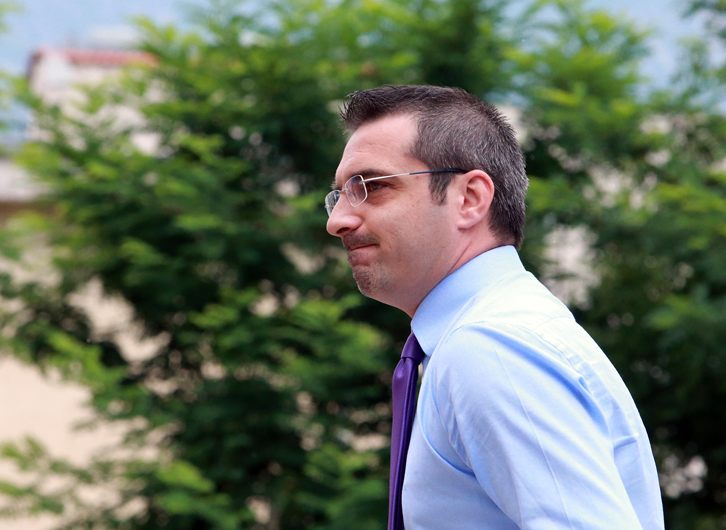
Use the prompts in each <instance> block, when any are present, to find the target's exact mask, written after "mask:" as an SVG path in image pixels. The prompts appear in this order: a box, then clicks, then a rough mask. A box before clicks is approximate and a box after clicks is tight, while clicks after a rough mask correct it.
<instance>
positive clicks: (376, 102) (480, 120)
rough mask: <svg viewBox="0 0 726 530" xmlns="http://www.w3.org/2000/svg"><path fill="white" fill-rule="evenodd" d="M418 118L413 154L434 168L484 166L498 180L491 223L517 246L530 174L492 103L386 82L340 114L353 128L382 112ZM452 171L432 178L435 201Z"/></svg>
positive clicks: (505, 240) (355, 96)
mask: <svg viewBox="0 0 726 530" xmlns="http://www.w3.org/2000/svg"><path fill="white" fill-rule="evenodd" d="M394 114H408V115H411V116H413V117H414V119H415V121H416V129H417V135H416V138H415V139H414V141H413V144H412V145H411V155H412V156H413V157H414V158H416V159H417V160H420V161H421V162H423V163H424V164H426V165H427V166H428V167H429V168H430V169H435V168H462V169H466V170H469V169H481V170H483V171H485V172H486V173H487V174H488V175H489V176H490V177H491V179H492V181H493V182H494V187H495V190H496V191H495V194H494V200H493V202H492V206H491V210H490V215H489V227H490V228H491V230H492V232H493V233H494V234H495V235H496V236H498V237H499V238H500V240H501V242H502V243H506V244H513V245H514V246H516V247H517V248H519V247H520V246H521V244H522V239H523V238H524V234H523V230H524V222H525V213H524V211H525V206H524V197H525V194H526V192H527V185H528V180H527V175H526V173H525V170H524V157H523V156H522V151H521V150H520V148H519V145H518V144H517V140H516V139H515V136H514V131H513V130H512V128H511V127H510V126H509V124H508V123H507V122H506V121H505V119H504V118H503V116H502V115H501V114H500V113H499V112H498V111H497V109H496V108H494V107H493V106H492V105H489V104H488V103H485V102H483V101H482V100H480V99H479V98H477V97H475V96H472V95H471V94H469V93H468V92H466V91H464V90H461V89H459V88H448V87H436V86H421V85H408V86H383V87H379V88H374V89H371V90H361V91H357V92H354V93H353V94H351V96H350V101H349V102H348V104H347V105H346V106H345V107H344V109H343V111H342V112H341V116H342V118H343V122H344V123H345V126H346V129H347V130H348V131H349V132H355V131H356V130H357V129H358V128H359V127H360V126H361V125H363V124H364V123H370V122H373V121H376V120H377V119H380V118H382V117H384V116H391V115H394ZM453 177H454V175H453V174H451V173H444V174H434V175H431V176H430V179H429V186H430V189H431V195H432V197H433V198H434V200H437V201H440V202H443V201H445V200H446V189H447V187H448V186H449V184H450V182H451V180H452V179H453Z"/></svg>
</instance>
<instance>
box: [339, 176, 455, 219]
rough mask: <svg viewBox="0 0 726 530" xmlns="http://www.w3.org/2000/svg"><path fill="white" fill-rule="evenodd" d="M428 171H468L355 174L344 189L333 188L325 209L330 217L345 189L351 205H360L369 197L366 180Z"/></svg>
mask: <svg viewBox="0 0 726 530" xmlns="http://www.w3.org/2000/svg"><path fill="white" fill-rule="evenodd" d="M427 173H466V171H464V170H463V169H455V168H454V169H451V168H450V169H432V170H430V171H415V172H413V173H399V174H398V175H386V176H384V177H372V178H369V179H364V178H363V176H361V175H353V176H352V177H350V178H349V179H348V182H346V183H345V186H343V190H342V191H341V190H333V191H331V192H330V193H328V194H327V195H326V196H325V209H326V210H327V212H328V217H330V215H331V214H332V213H333V208H335V205H336V204H338V201H339V200H340V196H341V194H342V192H343V191H344V192H345V194H346V195H347V196H348V202H350V205H351V206H360V205H361V204H363V202H364V201H365V200H366V199H367V198H368V187H367V186H366V182H371V181H373V180H381V179H389V178H391V177H407V176H409V175H424V174H427Z"/></svg>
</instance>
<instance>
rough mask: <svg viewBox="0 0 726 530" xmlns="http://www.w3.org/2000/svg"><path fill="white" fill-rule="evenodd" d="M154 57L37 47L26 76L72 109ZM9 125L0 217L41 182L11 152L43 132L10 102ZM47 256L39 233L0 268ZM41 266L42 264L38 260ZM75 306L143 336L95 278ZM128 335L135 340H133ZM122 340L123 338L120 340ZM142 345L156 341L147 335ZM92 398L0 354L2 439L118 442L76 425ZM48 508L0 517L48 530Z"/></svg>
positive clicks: (77, 456) (73, 448) (72, 452)
mask: <svg viewBox="0 0 726 530" xmlns="http://www.w3.org/2000/svg"><path fill="white" fill-rule="evenodd" d="M154 63H155V60H154V58H153V57H152V56H151V55H149V54H146V53H143V52H139V51H131V50H100V49H53V48H44V49H40V50H38V51H36V52H35V53H33V55H32V56H31V58H30V61H29V64H28V69H27V79H28V83H29V85H30V88H31V90H32V91H33V92H34V93H35V94H36V95H38V96H40V98H41V99H42V100H43V101H44V102H46V103H48V104H53V105H58V106H59V107H60V108H61V109H62V110H63V111H64V112H67V113H69V114H71V115H74V112H77V110H75V109H76V107H77V104H78V103H79V102H82V101H83V97H84V96H83V89H82V88H83V87H84V86H94V85H98V84H100V83H104V82H109V81H111V82H112V81H113V79H114V78H115V77H118V76H119V75H120V74H121V73H122V71H123V70H124V69H125V68H126V67H129V66H134V65H139V64H140V65H153V64H154ZM112 112H114V113H115V116H117V117H118V119H119V120H120V121H122V122H124V123H128V122H129V120H131V121H132V122H133V121H138V120H139V119H140V118H139V116H138V114H137V113H135V112H134V111H133V109H128V108H115V109H112ZM11 114H12V119H11V122H12V123H11V131H10V133H6V134H4V135H3V136H2V137H0V225H6V224H7V223H8V222H9V220H10V219H11V218H12V217H13V216H14V215H15V214H17V213H19V212H21V211H23V210H30V209H37V208H39V207H40V206H39V201H38V199H39V198H40V197H41V196H42V194H43V187H42V186H41V185H39V184H37V183H36V182H34V180H33V178H32V177H31V175H30V174H29V173H28V172H27V171H26V170H25V169H23V168H21V167H20V166H18V165H16V164H15V163H13V161H12V153H13V151H15V150H16V149H17V148H18V147H19V146H20V145H21V144H22V143H23V141H26V140H29V139H33V138H37V135H39V134H41V133H40V132H39V131H38V130H37V129H36V128H35V127H34V125H33V122H32V118H29V117H24V116H23V113H22V111H20V110H11ZM136 140H138V141H136V143H137V144H138V145H139V147H142V148H144V149H147V150H153V149H154V138H153V137H143V136H140V137H139V138H138V139H136ZM48 261H49V255H48V251H47V248H45V247H44V245H43V244H42V242H41V241H40V240H38V245H37V248H32V249H30V251H29V252H28V256H27V258H26V259H25V260H24V261H21V263H20V264H18V263H3V262H0V270H4V271H5V270H10V271H11V272H13V273H14V274H16V275H18V276H20V277H25V278H27V277H29V276H30V277H32V276H33V275H34V274H35V275H37V269H36V266H37V265H38V264H39V263H42V262H46V263H48ZM40 268H41V269H42V265H41V266H40ZM77 299H78V300H77V301H78V304H79V306H81V307H83V308H84V310H86V311H87V312H88V313H89V317H90V318H91V320H92V322H93V323H94V326H98V327H99V328H101V329H102V330H103V331H104V332H111V333H117V335H116V338H117V339H118V340H119V342H120V343H123V342H124V341H126V346H127V348H126V349H127V350H130V349H136V348H138V346H139V345H141V346H142V350H143V347H144V344H142V342H143V341H140V339H139V338H138V330H137V329H134V328H133V325H132V324H131V317H132V315H131V313H130V309H129V308H128V307H127V305H125V304H124V303H123V301H120V300H113V299H108V298H107V297H105V296H104V295H103V293H102V291H101V289H100V285H90V286H89V288H88V289H87V290H86V291H85V292H83V293H79V295H78V297H77ZM129 342H132V343H134V344H133V348H131V345H130V344H129ZM122 346H123V344H122ZM145 346H146V348H147V350H149V349H150V348H151V349H153V347H154V345H153V344H150V343H148V341H147V342H146V345H145ZM89 399H90V393H89V392H88V390H87V389H85V388H83V387H80V386H78V385H74V384H71V383H67V382H64V381H62V380H60V378H59V377H57V376H56V375H54V374H52V373H51V374H48V375H46V376H42V375H41V374H40V373H39V372H38V370H37V369H36V368H35V367H33V366H27V365H24V364H22V363H21V362H19V361H17V360H16V359H15V358H14V357H12V356H9V355H1V354H0V443H3V442H6V441H22V439H23V438H24V437H25V436H28V435H30V436H32V437H33V438H36V439H37V440H39V441H40V442H41V443H43V444H44V445H45V446H46V447H47V448H48V450H49V451H50V452H51V454H53V455H55V456H60V457H63V458H67V459H69V460H70V461H72V462H74V463H77V464H82V463H85V462H88V461H89V459H90V458H91V457H92V455H93V454H94V452H96V451H97V450H99V449H100V448H103V447H108V446H113V445H115V444H116V443H117V442H118V441H119V440H120V439H121V437H122V435H123V432H122V431H123V429H122V428H119V426H105V427H102V428H100V429H96V430H93V431H84V432H78V431H77V430H75V429H74V426H75V425H76V424H78V423H80V422H83V421H86V420H88V419H89V418H90V417H91V412H90V409H89V408H88V407H87V406H86V403H87V402H88V400H89ZM8 478H9V479H10V480H13V481H19V482H21V483H22V482H24V478H23V477H22V475H18V474H17V473H16V471H15V469H14V468H13V466H12V465H10V464H9V463H8V462H7V461H3V460H0V480H2V479H8ZM57 522H58V521H57V519H55V518H53V517H50V516H43V517H38V518H27V519H26V518H21V519H11V520H5V519H2V520H0V528H2V529H3V530H46V529H48V528H51V527H52V526H54V525H56V524H57Z"/></svg>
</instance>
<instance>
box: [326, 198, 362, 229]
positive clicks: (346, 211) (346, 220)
mask: <svg viewBox="0 0 726 530" xmlns="http://www.w3.org/2000/svg"><path fill="white" fill-rule="evenodd" d="M361 206H362V205H361ZM360 208H361V207H358V208H353V207H352V206H351V205H350V202H348V197H345V196H343V197H341V198H340V199H339V200H338V202H337V204H336V205H335V208H333V211H332V212H331V213H330V217H328V224H327V225H326V229H327V230H328V233H329V234H330V235H331V236H337V237H343V236H344V235H346V234H348V233H350V232H353V231H354V230H357V229H358V228H359V227H360V225H361V224H362V223H363V219H362V218H361V216H360V214H361V213H362V210H361V209H360ZM359 210H360V211H359Z"/></svg>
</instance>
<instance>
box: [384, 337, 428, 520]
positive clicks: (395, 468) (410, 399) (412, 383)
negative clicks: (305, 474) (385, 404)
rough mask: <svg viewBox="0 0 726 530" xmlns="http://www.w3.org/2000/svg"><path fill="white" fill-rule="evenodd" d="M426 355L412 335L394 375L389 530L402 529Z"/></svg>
mask: <svg viewBox="0 0 726 530" xmlns="http://www.w3.org/2000/svg"><path fill="white" fill-rule="evenodd" d="M425 356H426V354H425V353H424V352H423V350H422V349H421V346H420V345H419V343H418V341H417V340H416V337H414V335H413V333H411V335H409V337H408V340H407V341H406V345H405V346H404V347H403V353H402V354H401V360H400V361H399V362H398V366H396V370H395V371H394V372H393V400H392V401H393V428H392V431H391V477H390V484H389V492H388V530H403V511H402V509H401V493H402V491H403V475H404V473H405V471H406V455H407V453H408V444H409V443H410V442H411V429H412V428H413V416H414V412H415V410H416V382H417V381H418V365H419V364H421V361H422V360H423V358H424V357H425Z"/></svg>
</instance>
